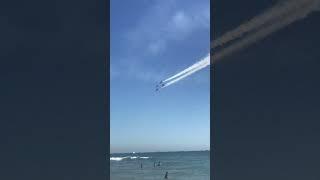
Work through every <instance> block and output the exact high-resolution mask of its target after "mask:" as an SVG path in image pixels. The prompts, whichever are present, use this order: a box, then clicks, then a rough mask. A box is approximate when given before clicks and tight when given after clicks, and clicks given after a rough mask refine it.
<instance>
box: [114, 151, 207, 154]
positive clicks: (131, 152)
mask: <svg viewBox="0 0 320 180" xmlns="http://www.w3.org/2000/svg"><path fill="white" fill-rule="evenodd" d="M209 151H210V150H192V151H152V152H134V153H133V152H116V153H110V155H113V154H144V153H181V152H209Z"/></svg>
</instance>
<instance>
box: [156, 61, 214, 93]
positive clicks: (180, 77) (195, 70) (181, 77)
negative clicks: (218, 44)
mask: <svg viewBox="0 0 320 180" xmlns="http://www.w3.org/2000/svg"><path fill="white" fill-rule="evenodd" d="M203 61H204V63H203V64H202V65H200V66H198V67H196V68H194V69H192V70H191V71H189V72H187V73H185V74H184V75H182V76H179V77H178V78H176V79H174V80H172V81H170V82H168V83H166V84H165V85H164V86H163V87H162V88H165V87H167V86H170V85H172V84H174V83H176V82H178V81H180V80H181V79H184V78H186V77H187V76H190V75H191V74H193V73H195V72H197V71H199V70H201V69H203V68H205V67H207V66H208V65H210V55H208V56H206V57H205V59H204V60H203Z"/></svg>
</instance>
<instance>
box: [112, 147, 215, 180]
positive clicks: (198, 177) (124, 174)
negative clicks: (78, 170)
mask: <svg viewBox="0 0 320 180" xmlns="http://www.w3.org/2000/svg"><path fill="white" fill-rule="evenodd" d="M141 166H142V167H141ZM166 172H168V179H175V180H209V179H210V152H209V151H188V152H153V153H123V154H120V153H117V154H111V155H110V179H111V180H160V179H164V177H165V174H166Z"/></svg>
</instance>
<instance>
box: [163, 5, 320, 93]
mask: <svg viewBox="0 0 320 180" xmlns="http://www.w3.org/2000/svg"><path fill="white" fill-rule="evenodd" d="M282 2H283V1H282ZM319 9H320V0H288V1H285V3H283V4H278V5H276V6H275V7H273V8H271V9H269V10H268V11H266V12H265V13H264V14H262V15H260V16H257V17H255V18H253V19H252V20H250V21H249V22H247V23H244V24H242V25H240V26H239V27H238V28H236V29H235V30H233V31H229V32H227V33H226V34H225V35H223V36H222V37H221V38H219V39H217V40H214V43H212V46H213V47H211V48H214V47H218V46H221V45H224V44H225V43H227V42H229V41H232V40H235V39H236V38H240V37H242V36H243V35H244V34H245V33H247V32H250V31H251V33H249V34H248V35H247V36H246V37H244V38H243V39H241V40H239V41H237V42H236V43H234V44H232V45H230V46H229V47H226V48H224V49H222V50H221V51H219V52H217V53H215V54H213V58H212V60H213V63H215V62H217V61H218V60H221V59H222V58H223V57H226V56H228V55H231V54H232V53H234V52H236V51H239V50H241V49H243V48H246V47H247V46H249V45H251V44H253V43H255V42H257V41H259V40H261V39H263V38H265V37H267V36H268V35H270V34H271V33H273V32H275V31H277V30H279V29H281V28H284V27H286V26H287V25H289V24H291V23H293V22H295V21H297V20H299V19H303V18H305V17H306V16H307V15H308V14H309V13H311V12H313V11H315V10H319ZM252 31H253V32H252ZM202 61H203V62H202V63H203V64H202V63H200V62H201V61H200V62H197V63H195V64H194V65H192V66H190V67H189V68H187V69H185V70H183V71H181V72H180V73H177V74H176V75H174V76H172V77H170V78H168V79H166V80H165V81H163V82H168V81H170V80H172V81H170V82H168V83H166V84H165V85H164V86H163V87H162V88H164V87H167V86H169V85H171V84H174V83H176V82H178V81H179V80H181V79H183V78H185V77H187V76H189V75H191V74H193V73H195V72H197V71H199V70H201V69H202V68H204V67H206V66H208V65H210V56H209V55H208V56H207V57H205V58H204V60H202ZM213 63H212V64H213ZM173 79H174V80H173Z"/></svg>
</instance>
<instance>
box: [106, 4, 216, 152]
mask: <svg viewBox="0 0 320 180" xmlns="http://www.w3.org/2000/svg"><path fill="white" fill-rule="evenodd" d="M209 3H210V1H209V0H198V1H192V0H140V1H131V0H121V1H117V0H111V25H110V28H111V29H110V30H111V42H110V43H111V58H110V61H111V62H110V64H111V69H110V71H111V72H110V73H111V77H110V78H111V79H110V80H111V102H110V113H111V114H110V117H111V119H110V121H111V122H110V124H111V128H110V145H111V152H132V151H135V152H151V151H179V150H202V149H209V146H210V110H209V108H210V100H209V97H210V89H209V86H210V84H209V79H210V77H209V68H208V67H207V68H205V69H202V70H201V71H199V72H197V73H195V74H193V75H191V76H189V77H187V78H185V79H183V80H182V81H179V82H178V83H176V84H173V85H172V86H169V87H167V88H164V89H162V90H161V91H160V92H155V85H156V84H157V83H158V82H159V81H160V80H163V79H165V78H167V77H169V76H171V75H173V74H174V73H177V72H178V71H180V70H183V69H184V68H186V67H188V66H189V65H192V64H193V63H195V62H196V61H198V60H200V59H201V58H203V57H204V56H206V55H207V53H208V52H209V39H210V35H209V31H210V20H209V17H210V7H209Z"/></svg>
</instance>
